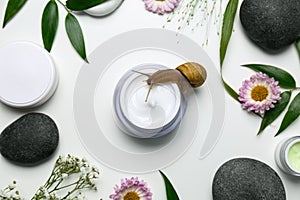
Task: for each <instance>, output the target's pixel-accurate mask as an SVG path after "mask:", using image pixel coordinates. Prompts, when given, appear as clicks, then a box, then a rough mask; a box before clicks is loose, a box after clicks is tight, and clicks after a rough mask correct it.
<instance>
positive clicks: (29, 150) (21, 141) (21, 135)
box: [0, 113, 59, 165]
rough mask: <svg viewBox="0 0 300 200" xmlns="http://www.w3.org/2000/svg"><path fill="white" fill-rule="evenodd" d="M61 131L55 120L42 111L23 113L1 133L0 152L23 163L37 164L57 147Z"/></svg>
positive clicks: (15, 161)
mask: <svg viewBox="0 0 300 200" xmlns="http://www.w3.org/2000/svg"><path fill="white" fill-rule="evenodd" d="M58 140H59V133H58V129H57V126H56V124H55V122H54V121H53V120H52V119H51V118H50V117H49V116H47V115H45V114H42V113H28V114H26V115H23V116H22V117H20V118H19V119H17V120H16V121H14V122H13V123H12V124H10V125H9V126H8V127H6V128H5V129H4V130H3V132H2V133H1V135H0V153H1V154H2V155H3V156H4V157H5V158H7V159H8V160H10V161H12V162H14V163H16V164H21V165H35V164H38V163H40V162H42V161H44V160H45V159H47V158H48V157H49V156H50V155H51V154H52V153H53V152H54V151H55V149H56V147H57V145H58Z"/></svg>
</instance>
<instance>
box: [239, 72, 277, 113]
mask: <svg viewBox="0 0 300 200" xmlns="http://www.w3.org/2000/svg"><path fill="white" fill-rule="evenodd" d="M280 99H281V97H280V90H279V86H278V81H275V80H274V78H269V76H268V75H267V74H263V73H261V72H259V73H257V74H255V75H253V76H251V77H250V80H245V81H243V85H242V87H241V88H240V89H239V101H240V102H241V103H242V108H243V109H247V110H248V111H254V112H256V113H259V114H263V113H264V112H265V111H266V110H269V109H271V108H274V104H275V103H276V102H277V101H279V100H280Z"/></svg>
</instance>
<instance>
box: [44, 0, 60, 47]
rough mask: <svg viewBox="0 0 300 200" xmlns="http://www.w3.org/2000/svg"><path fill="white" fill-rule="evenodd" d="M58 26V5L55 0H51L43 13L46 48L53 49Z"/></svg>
mask: <svg viewBox="0 0 300 200" xmlns="http://www.w3.org/2000/svg"><path fill="white" fill-rule="evenodd" d="M57 27H58V7H57V4H56V2H55V0H50V1H49V2H48V3H47V5H46V7H45V8H44V11H43V15H42V37H43V43H44V47H45V49H47V51H49V52H50V51H51V48H52V45H53V41H54V38H55V35H56V32H57Z"/></svg>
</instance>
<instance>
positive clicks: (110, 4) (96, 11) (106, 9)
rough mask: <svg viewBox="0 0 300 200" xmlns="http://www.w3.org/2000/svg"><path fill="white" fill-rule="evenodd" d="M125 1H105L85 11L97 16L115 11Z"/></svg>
mask: <svg viewBox="0 0 300 200" xmlns="http://www.w3.org/2000/svg"><path fill="white" fill-rule="evenodd" d="M122 2H123V0H110V1H106V2H103V3H101V4H99V5H97V6H94V7H92V8H89V9H86V10H84V12H85V13H87V14H89V15H92V16H95V17H101V16H105V15H108V14H110V13H112V12H114V11H115V10H116V9H117V8H118V7H119V6H120V5H121V3H122Z"/></svg>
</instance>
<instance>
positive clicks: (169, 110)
mask: <svg viewBox="0 0 300 200" xmlns="http://www.w3.org/2000/svg"><path fill="white" fill-rule="evenodd" d="M159 69H166V67H164V66H162V65H157V64H144V65H140V66H137V67H135V68H134V70H136V71H139V72H143V73H154V72H155V71H157V70H159ZM146 79H147V77H146V76H144V75H141V74H139V73H136V72H133V71H132V70H129V71H128V72H127V73H126V74H125V75H124V76H123V77H122V78H121V79H120V81H119V83H118V85H117V87H116V89H115V93H114V111H115V116H116V120H117V124H118V125H119V127H120V128H121V129H122V130H123V131H124V132H125V133H127V134H129V135H131V136H135V137H140V138H152V137H159V136H163V135H165V134H167V133H169V132H171V131H172V130H174V129H175V128H176V127H177V126H178V125H179V123H180V121H181V119H182V117H183V115H184V112H185V109H186V103H187V102H186V99H185V97H184V96H183V95H182V94H181V92H180V90H179V88H178V86H177V85H176V84H171V83H170V84H161V85H155V86H154V87H153V88H152V89H151V93H150V94H149V97H148V100H147V102H146V101H145V100H146V96H147V93H148V91H149V86H148V85H147V83H146V82H145V80H146Z"/></svg>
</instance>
